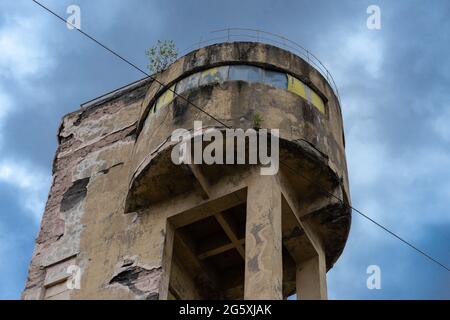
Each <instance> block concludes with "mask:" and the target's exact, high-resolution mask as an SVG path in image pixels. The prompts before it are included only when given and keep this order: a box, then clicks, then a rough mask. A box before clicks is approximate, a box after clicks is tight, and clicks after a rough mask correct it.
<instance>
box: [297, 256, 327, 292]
mask: <svg viewBox="0 0 450 320" xmlns="http://www.w3.org/2000/svg"><path fill="white" fill-rule="evenodd" d="M326 272H327V270H326V265H325V257H324V255H323V253H322V252H320V253H319V254H318V255H316V256H314V257H312V258H310V259H309V260H307V261H305V262H303V263H301V264H300V265H298V266H297V272H296V285H297V299H298V300H326V299H327V275H326Z"/></svg>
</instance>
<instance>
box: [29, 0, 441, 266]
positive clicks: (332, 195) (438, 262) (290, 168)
mask: <svg viewBox="0 0 450 320" xmlns="http://www.w3.org/2000/svg"><path fill="white" fill-rule="evenodd" d="M32 1H33V2H34V3H36V4H37V5H39V6H40V7H41V8H43V9H44V10H46V11H47V12H49V13H50V14H52V15H54V16H55V17H57V18H58V19H59V20H61V21H62V22H64V23H65V24H69V25H71V26H72V27H73V28H74V29H76V30H77V31H78V32H80V33H81V34H82V35H83V36H85V37H87V38H88V39H90V40H91V41H93V42H94V43H96V44H97V45H99V46H100V47H102V48H103V49H105V50H106V51H108V52H109V53H111V54H112V55H114V56H115V57H117V58H119V59H120V60H122V61H123V62H125V63H127V64H128V65H130V66H131V67H132V68H134V69H136V70H137V71H139V72H140V73H142V74H144V75H146V76H147V77H148V78H150V79H151V80H153V81H155V82H156V83H158V84H159V85H160V86H162V87H166V84H164V83H163V82H161V81H160V80H158V79H156V78H155V77H153V76H152V75H150V74H148V73H147V72H145V71H144V70H142V69H141V68H139V67H138V66H137V65H135V64H134V63H132V62H130V61H129V60H128V59H126V58H124V57H123V56H122V55H120V54H118V53H117V52H116V51H114V50H112V49H110V48H109V47H107V46H106V45H104V44H103V43H101V42H100V41H98V40H97V39H95V38H94V37H92V36H90V35H89V34H87V33H86V32H84V31H83V30H81V29H79V28H77V27H76V26H75V25H73V24H72V23H70V22H68V21H66V19H64V18H63V17H61V16H60V15H58V14H57V13H56V12H54V11H52V10H51V9H49V8H48V7H46V6H44V5H43V4H41V3H40V2H38V1H36V0H32ZM167 90H169V91H171V92H173V94H174V95H175V96H177V97H179V98H181V99H182V100H184V101H185V102H187V103H188V104H189V105H191V106H193V107H194V108H196V109H197V110H199V111H201V112H202V113H204V114H206V115H207V116H209V117H210V118H211V119H213V120H215V121H216V122H218V123H220V124H221V125H222V126H224V127H226V128H230V129H231V127H230V126H228V125H227V124H225V123H224V122H222V121H221V120H219V119H217V118H216V117H215V116H213V115H212V114H210V113H209V112H207V111H205V110H204V109H203V108H201V107H199V106H197V105H196V104H194V103H193V102H191V101H190V100H188V99H187V98H185V97H184V96H182V95H180V94H178V93H177V92H175V89H171V88H168V89H167ZM280 162H281V161H280ZM281 164H283V165H284V166H285V167H286V168H288V169H289V170H291V171H292V172H293V173H296V174H298V175H300V176H301V177H303V178H304V179H305V180H307V181H308V182H309V183H312V184H314V185H315V186H316V187H318V188H319V189H321V190H323V192H325V193H327V194H328V195H329V196H331V197H333V198H335V199H337V200H338V201H339V202H341V203H342V204H343V205H344V206H346V207H347V208H349V209H351V210H353V211H354V212H356V213H358V214H359V215H360V216H362V217H364V218H365V219H367V220H368V221H370V222H372V223H373V224H375V225H376V226H378V227H379V228H381V229H382V230H384V231H385V232H387V233H388V234H390V235H391V236H393V237H394V238H396V239H398V240H400V241H401V242H403V243H404V244H406V245H407V246H409V247H410V248H412V249H413V250H415V251H416V252H418V253H419V254H421V255H423V256H424V257H425V258H427V259H428V260H429V261H431V262H433V263H435V264H437V265H438V266H440V267H442V268H443V269H445V270H446V271H449V272H450V268H449V267H447V266H446V265H444V264H443V263H441V262H440V261H439V260H437V259H436V258H433V257H432V256H430V255H429V254H427V253H426V252H424V251H423V250H421V249H419V248H418V247H416V246H415V245H413V244H412V243H410V242H409V241H407V240H405V239H403V238H402V237H400V236H399V235H397V234H396V233H394V232H393V231H391V230H389V229H388V228H387V227H385V226H383V225H382V224H381V223H379V222H377V221H375V220H374V219H373V218H371V217H369V216H368V215H366V214H364V213H363V212H362V211H360V210H358V209H356V208H354V207H353V206H351V205H348V204H346V203H345V202H344V200H343V199H341V198H339V197H337V196H336V195H334V194H333V193H331V192H329V191H328V190H326V189H325V188H323V187H322V186H320V185H319V184H318V183H316V182H315V181H312V180H311V179H309V178H308V177H306V176H305V175H303V174H302V173H300V172H298V171H296V170H295V169H293V168H292V167H290V166H289V165H287V164H286V163H284V162H281Z"/></svg>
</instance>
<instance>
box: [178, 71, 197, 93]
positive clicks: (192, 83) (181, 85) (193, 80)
mask: <svg viewBox="0 0 450 320" xmlns="http://www.w3.org/2000/svg"><path fill="white" fill-rule="evenodd" d="M199 79H200V73H194V74H192V75H190V76H189V77H187V78H184V79H183V80H181V81H179V82H178V84H177V89H176V91H177V93H178V94H180V93H183V92H185V91H187V90H189V89H192V88H197V87H198V80H199Z"/></svg>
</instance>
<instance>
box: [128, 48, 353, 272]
mask: <svg viewBox="0 0 450 320" xmlns="http://www.w3.org/2000/svg"><path fill="white" fill-rule="evenodd" d="M156 78H157V79H158V80H159V81H160V82H161V83H165V84H166V86H165V87H162V86H161V85H160V84H158V83H157V82H155V81H154V82H153V83H152V85H151V86H150V88H149V89H148V92H147V94H146V97H145V99H144V103H143V105H142V111H141V115H140V120H139V125H138V129H137V140H136V144H135V147H134V150H133V156H132V162H133V164H132V165H131V167H132V170H131V172H130V181H129V188H130V190H129V194H128V196H127V201H126V203H125V211H126V212H131V211H137V210H140V209H142V208H148V207H149V206H151V205H152V203H157V202H161V201H165V200H167V199H170V197H172V196H173V195H175V194H180V193H183V192H189V190H192V188H193V186H192V182H191V181H189V179H186V173H185V172H184V171H183V169H182V168H175V167H174V166H173V165H172V164H170V163H168V162H170V157H169V156H167V150H169V149H170V147H171V146H172V145H170V143H169V140H170V136H171V134H172V132H173V131H174V130H175V129H178V128H184V129H188V130H192V127H193V122H194V120H201V121H202V123H203V126H204V127H217V128H221V127H223V126H222V125H221V124H220V123H218V121H216V120H214V119H212V118H211V117H210V116H208V115H207V114H205V113H203V112H201V111H199V110H198V109H196V108H195V107H193V106H192V105H190V104H189V103H188V102H187V101H190V102H192V103H193V104H194V105H196V106H198V107H200V108H202V109H203V110H204V111H205V112H207V113H208V114H211V115H213V116H214V117H215V118H217V119H219V120H220V121H221V122H223V123H224V124H226V125H227V126H229V127H233V128H243V129H247V128H251V127H253V123H254V118H255V115H256V114H259V115H261V116H262V119H263V123H262V127H263V128H276V129H279V130H280V138H281V148H282V151H281V161H284V163H286V166H287V164H288V163H289V164H291V165H292V166H296V165H298V166H299V167H301V168H303V169H304V170H303V172H302V173H300V175H303V176H304V178H305V179H306V180H305V181H302V182H300V180H302V177H300V176H296V175H295V173H289V174H288V176H289V179H292V181H291V182H292V185H294V186H295V188H294V189H295V190H296V191H297V192H298V193H299V194H301V195H302V196H301V197H300V198H301V199H303V200H305V201H307V202H308V203H307V204H305V205H304V207H305V208H307V207H308V208H310V210H312V211H313V210H314V206H315V203H316V202H317V199H322V200H323V199H328V200H327V201H329V202H330V205H329V206H327V207H326V208H325V209H324V210H323V211H322V212H320V214H317V216H316V217H315V218H314V217H313V218H311V219H317V221H318V223H319V224H321V225H324V229H323V230H322V231H320V232H321V233H322V234H325V236H324V237H325V238H327V244H326V247H327V252H326V254H327V266H328V267H331V265H332V264H333V263H334V261H335V260H336V259H337V257H338V256H339V254H340V252H341V251H342V249H343V247H344V245H345V241H346V238H347V234H348V230H349V226H350V211H349V209H348V204H350V197H349V186H348V174H347V166H346V159H345V141H344V135H343V121H342V114H341V109H340V105H339V101H338V99H337V97H336V95H335V94H334V92H333V90H332V88H331V86H330V85H329V83H328V82H327V80H326V79H325V78H324V77H323V76H322V75H321V74H320V73H319V72H318V71H317V70H316V69H314V68H313V67H312V66H311V65H309V64H308V63H307V62H306V61H304V60H303V59H301V58H300V57H298V56H296V55H294V54H292V53H290V52H288V51H286V50H283V49H280V48H277V47H274V46H271V45H267V44H261V43H252V42H235V43H222V44H216V45H212V46H208V47H205V48H201V49H198V50H196V51H193V52H191V53H189V54H187V55H186V56H183V57H181V58H180V59H178V60H177V61H176V62H175V63H173V64H172V65H171V66H170V67H169V68H168V69H167V70H165V71H164V72H162V73H160V74H157V76H156ZM172 90H173V91H175V92H177V93H179V94H180V95H182V96H183V98H182V97H178V96H176V95H174V94H173V92H172ZM298 166H297V167H298ZM150 168H151V169H150ZM281 170H286V169H285V168H284V169H283V166H281ZM222 174H223V173H222ZM169 177H170V178H169ZM317 185H318V186H319V187H317ZM324 190H325V194H324ZM327 192H328V193H333V194H335V195H337V196H338V197H339V198H341V199H343V200H344V204H342V203H335V202H333V199H332V197H331V198H330V196H329V195H327V194H326V193H327ZM327 219H328V220H327ZM338 220H339V222H337V221H338ZM325 225H326V226H325ZM328 234H331V236H327V235H328Z"/></svg>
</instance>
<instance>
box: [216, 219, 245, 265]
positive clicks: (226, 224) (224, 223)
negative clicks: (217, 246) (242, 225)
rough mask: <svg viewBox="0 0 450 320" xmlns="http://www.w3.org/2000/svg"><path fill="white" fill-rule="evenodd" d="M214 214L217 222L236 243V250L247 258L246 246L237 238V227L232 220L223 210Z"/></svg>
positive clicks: (232, 241) (234, 243)
mask: <svg viewBox="0 0 450 320" xmlns="http://www.w3.org/2000/svg"><path fill="white" fill-rule="evenodd" d="M214 216H215V218H216V220H217V222H218V223H219V224H220V226H221V227H222V229H223V231H225V233H226V235H227V237H228V238H229V239H230V241H231V243H232V244H233V245H234V247H236V250H237V251H238V252H239V254H240V255H241V257H242V258H243V259H245V250H244V247H243V246H242V244H243V243H242V242H240V241H239V239H238V238H237V235H236V231H235V229H236V228H235V227H233V226H232V223H231V221H229V220H228V219H227V218H226V217H225V216H224V215H223V213H221V212H219V213H216V214H215V215H214Z"/></svg>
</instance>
